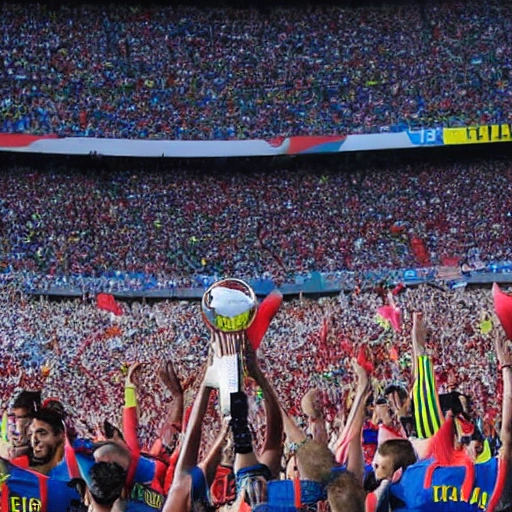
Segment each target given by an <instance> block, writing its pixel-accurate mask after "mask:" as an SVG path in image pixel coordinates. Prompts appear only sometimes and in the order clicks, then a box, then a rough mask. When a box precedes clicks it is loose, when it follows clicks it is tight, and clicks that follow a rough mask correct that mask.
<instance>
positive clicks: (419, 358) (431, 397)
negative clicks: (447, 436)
mask: <svg viewBox="0 0 512 512" xmlns="http://www.w3.org/2000/svg"><path fill="white" fill-rule="evenodd" d="M426 337H427V329H426V326H425V322H424V320H423V316H422V314H421V313H413V327H412V352H413V360H414V377H415V378H414V384H413V404H414V420H415V425H416V432H417V434H418V437H419V438H421V439H425V438H429V437H432V436H433V435H434V434H435V433H436V432H437V431H438V430H439V429H440V428H441V425H442V424H443V423H444V418H443V413H442V410H441V406H440V404H439V395H438V392H437V387H436V381H435V377H434V368H433V365H432V361H431V360H430V358H429V357H428V356H427V354H426V350H425V343H426Z"/></svg>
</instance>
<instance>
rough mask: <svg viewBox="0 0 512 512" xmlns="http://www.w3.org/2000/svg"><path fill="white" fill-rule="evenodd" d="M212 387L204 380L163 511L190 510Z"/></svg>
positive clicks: (184, 511) (191, 415)
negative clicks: (202, 433) (194, 476)
mask: <svg viewBox="0 0 512 512" xmlns="http://www.w3.org/2000/svg"><path fill="white" fill-rule="evenodd" d="M211 391H212V390H211V388H209V387H207V386H206V384H205V383H204V381H203V382H202V383H201V387H200V388H199V392H198V394H197V396H196V399H195V401H194V405H193V407H192V412H191V414H190V420H189V422H188V426H187V430H186V432H185V437H184V439H183V443H182V445H181V450H180V455H179V458H178V462H177V464H176V471H175V473H174V479H173V483H172V486H171V489H170V491H169V495H168V497H167V500H166V502H165V505H164V508H163V512H176V511H178V510H179V511H183V512H186V511H187V510H189V505H188V504H189V503H190V501H191V493H192V491H193V490H192V486H193V478H192V475H191V473H192V471H194V470H195V469H194V468H196V466H197V457H198V454H199V448H200V446H201V428H202V425H203V419H204V416H205V414H206V411H207V409H208V402H209V400H210V394H211Z"/></svg>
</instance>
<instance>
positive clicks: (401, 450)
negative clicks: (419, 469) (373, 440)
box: [373, 439, 416, 481]
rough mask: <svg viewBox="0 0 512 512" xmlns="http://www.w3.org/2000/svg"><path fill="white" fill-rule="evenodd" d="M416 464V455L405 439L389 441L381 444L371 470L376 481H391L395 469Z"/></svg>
mask: <svg viewBox="0 0 512 512" xmlns="http://www.w3.org/2000/svg"><path fill="white" fill-rule="evenodd" d="M415 462H416V454H415V453H414V448H413V447H412V444H411V443H410V441H408V440H407V439H390V440H389V441H385V442H384V443H382V444H381V445H380V446H379V448H378V449H377V453H376V454H375V458H374V459H373V470H374V472H375V478H376V480H377V481H380V480H383V479H387V480H391V478H392V477H393V474H394V472H395V471H396V470H397V469H400V468H402V469H404V470H405V469H406V468H407V467H408V466H411V465H412V464H414V463H415Z"/></svg>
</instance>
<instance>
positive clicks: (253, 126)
mask: <svg viewBox="0 0 512 512" xmlns="http://www.w3.org/2000/svg"><path fill="white" fill-rule="evenodd" d="M0 9H1V10H0V31H1V33H2V37H1V38H0V131H1V132H6V133H30V134H38V135H39V134H57V135H59V136H90V137H110V138H112V137H117V138H153V139H154V138H159V139H207V140H208V139H233V138H240V139H242V138H263V139H272V138H275V137H285V136H291V135H326V134H347V133H361V132H374V131H379V130H384V131H389V130H398V129H404V127H405V128H407V127H410V128H418V127H427V128H434V127H437V126H466V125H471V124H489V123H506V122H510V121H511V117H510V116H511V114H510V112H511V111H512V109H511V101H512V100H511V98H512V96H511V94H512V93H511V90H512V89H511V87H510V78H511V77H510V70H511V65H512V64H511V57H512V56H511V50H510V48H511V45H510V33H511V29H512V10H511V7H510V5H509V4H508V3H506V2H500V1H499V0H492V1H489V2H476V1H470V2H449V3H436V2H434V3H430V4H428V5H427V4H426V5H423V4H421V5H420V4H408V5H405V6H396V5H388V6H382V7H368V8H366V7H365V8H361V9H344V8H340V7H321V6H311V7H308V8H306V7H305V8H295V9H279V8H271V9H269V10H267V11H259V10H255V9H248V10H239V9H228V8H224V9H220V8H216V9H197V8H193V7H166V8H162V7H149V6H148V7H142V6H140V7H134V6H126V7H121V6H115V7H109V6H105V5H102V6H96V7H94V6H90V5H89V6H80V7H69V6H64V5H63V6H61V7H60V8H59V9H57V10H52V9H50V8H49V7H48V6H46V5H40V4H32V5H29V4H12V3H4V4H2V6H1V8H0Z"/></svg>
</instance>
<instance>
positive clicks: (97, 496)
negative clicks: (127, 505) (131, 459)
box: [89, 462, 128, 505]
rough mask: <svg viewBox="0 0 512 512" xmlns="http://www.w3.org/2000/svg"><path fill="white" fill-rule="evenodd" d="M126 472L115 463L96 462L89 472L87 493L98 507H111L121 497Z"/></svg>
mask: <svg viewBox="0 0 512 512" xmlns="http://www.w3.org/2000/svg"><path fill="white" fill-rule="evenodd" d="M127 475H128V472H127V471H126V470H124V469H123V468H122V467H121V466H120V465H119V464H117V463H116V462H96V463H95V464H94V465H93V466H92V467H91V469H90V471H89V491H90V492H91V494H92V497H93V499H94V501H95V502H96V503H98V505H113V504H114V503H115V501H116V500H117V499H118V498H120V497H121V494H122V492H123V489H124V487H125V485H126V477H127Z"/></svg>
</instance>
